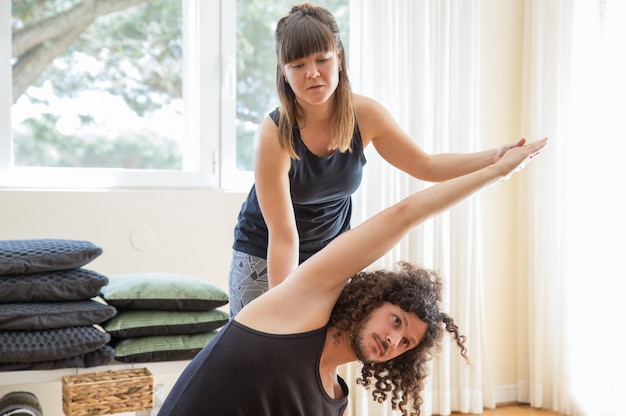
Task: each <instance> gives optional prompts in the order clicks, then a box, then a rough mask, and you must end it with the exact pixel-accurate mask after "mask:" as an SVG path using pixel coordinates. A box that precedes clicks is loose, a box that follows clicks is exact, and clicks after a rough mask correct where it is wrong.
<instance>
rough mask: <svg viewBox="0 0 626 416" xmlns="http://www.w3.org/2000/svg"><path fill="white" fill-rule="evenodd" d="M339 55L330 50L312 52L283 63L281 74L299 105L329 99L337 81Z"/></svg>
mask: <svg viewBox="0 0 626 416" xmlns="http://www.w3.org/2000/svg"><path fill="white" fill-rule="evenodd" d="M339 59H340V58H339V56H337V52H335V51H331V52H326V53H320V54H313V55H309V56H307V57H304V58H301V59H297V60H295V61H291V62H288V63H286V64H285V65H283V75H284V76H285V79H286V80H287V82H288V83H289V86H290V87H291V89H292V90H293V92H294V94H295V95H296V98H297V100H298V103H299V104H300V105H303V104H305V103H306V104H310V105H318V104H324V103H326V102H328V101H329V99H330V98H331V97H332V96H333V94H334V92H335V89H336V88H337V84H338V83H339V64H340V60H339Z"/></svg>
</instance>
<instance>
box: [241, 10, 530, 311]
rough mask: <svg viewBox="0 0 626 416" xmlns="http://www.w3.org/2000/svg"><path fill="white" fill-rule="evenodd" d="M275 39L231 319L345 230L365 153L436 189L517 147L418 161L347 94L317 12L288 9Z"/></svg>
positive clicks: (399, 133) (390, 126)
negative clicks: (268, 106)
mask: <svg viewBox="0 0 626 416" xmlns="http://www.w3.org/2000/svg"><path fill="white" fill-rule="evenodd" d="M275 38H276V57H277V68H276V87H277V91H278V95H279V97H280V101H281V107H280V108H277V109H276V110H274V111H273V112H272V113H271V114H270V115H269V116H268V117H267V118H266V119H265V120H264V121H263V122H262V123H261V125H260V126H259V129H258V131H257V136H256V139H255V140H256V143H257V146H256V148H255V157H254V173H255V185H254V186H253V187H252V189H251V191H250V193H249V194H248V197H247V199H246V201H245V202H244V203H243V205H242V208H241V211H240V213H239V218H238V223H237V226H236V227H235V241H234V244H233V259H232V263H231V269H230V276H229V286H230V289H229V291H230V308H231V309H230V310H231V316H234V315H236V314H237V313H238V312H239V310H241V308H242V307H243V306H244V305H245V304H247V303H248V302H249V301H251V300H252V299H254V298H256V297H258V296H259V295H260V294H262V293H263V292H265V291H266V290H268V288H270V287H272V286H275V285H277V284H279V283H280V282H282V280H283V279H284V278H285V277H286V276H287V275H288V274H289V272H291V271H292V270H293V269H295V268H296V266H297V265H298V264H299V263H301V262H303V261H305V260H306V259H308V258H309V257H311V256H312V255H313V254H315V253H316V252H317V251H319V250H321V249H322V248H323V247H324V246H326V245H327V244H328V243H329V242H330V241H332V240H333V239H334V238H335V237H337V236H338V235H340V234H341V233H343V232H345V231H347V230H348V229H349V228H350V219H351V214H352V200H351V195H352V193H354V192H355V191H356V190H357V188H358V187H359V185H360V183H361V177H362V169H363V166H364V165H365V163H366V160H365V156H364V154H363V151H364V149H365V148H366V147H367V146H368V145H370V144H372V145H373V146H374V148H375V149H376V150H377V151H378V153H379V154H380V155H381V156H382V157H383V158H384V159H385V160H386V161H387V162H389V163H390V164H392V165H393V166H395V167H397V168H398V169H400V170H402V171H404V172H406V173H408V174H409V175H411V176H413V177H415V178H417V179H421V180H425V181H429V182H441V181H444V180H447V179H451V178H455V177H458V176H462V175H465V174H468V173H471V172H474V171H476V170H478V169H481V168H483V167H485V166H488V165H490V164H493V163H494V162H496V161H497V160H498V159H500V157H502V155H503V154H504V153H505V152H506V151H507V150H509V149H511V148H513V147H517V146H520V145H521V144H523V141H522V140H520V141H518V142H517V143H514V144H512V145H509V146H503V147H501V148H499V149H494V150H488V151H483V152H477V153H468V154H450V153H449V154H438V155H430V154H428V153H426V152H424V151H423V150H422V149H420V148H419V146H417V145H416V144H415V143H414V142H413V140H412V139H411V138H410V137H409V136H408V135H407V134H406V133H405V132H404V131H403V130H402V129H401V128H400V126H398V124H397V123H396V122H395V120H394V119H393V117H392V116H391V114H390V113H389V112H388V111H387V110H386V109H385V108H384V107H383V106H382V105H381V104H380V103H378V102H376V101H375V100H373V99H371V98H368V97H365V96H362V95H359V94H355V93H353V92H352V91H351V89H350V83H349V80H348V73H347V66H346V59H345V52H344V48H343V44H342V42H341V38H340V36H339V29H338V27H337V23H336V22H335V19H334V17H333V16H332V14H331V13H330V12H328V10H326V9H324V8H322V7H318V6H314V5H311V4H308V3H305V4H301V5H299V6H296V7H294V8H293V9H292V10H291V11H290V12H289V14H288V15H287V16H285V17H283V18H282V19H281V20H280V21H279V22H278V25H277V27H276V33H275ZM267 276H271V277H270V278H269V279H268V277H267Z"/></svg>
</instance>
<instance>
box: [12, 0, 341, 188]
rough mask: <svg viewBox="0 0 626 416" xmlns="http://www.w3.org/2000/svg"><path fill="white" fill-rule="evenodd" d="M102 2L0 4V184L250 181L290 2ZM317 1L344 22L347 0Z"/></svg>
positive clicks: (224, 184) (271, 101)
mask: <svg viewBox="0 0 626 416" xmlns="http://www.w3.org/2000/svg"><path fill="white" fill-rule="evenodd" d="M107 3H108V4H109V5H110V6H109V7H110V9H107V10H103V9H102V8H101V6H99V7H96V9H95V11H93V10H87V9H86V8H85V7H84V5H83V2H82V1H79V0H73V1H66V0H64V1H61V0H57V1H49V2H43V3H42V2H39V1H36V0H20V1H17V0H13V1H12V2H11V3H8V2H2V4H1V5H0V8H1V10H0V28H2V29H0V30H1V32H0V83H1V84H2V88H3V90H6V91H13V94H2V97H0V100H1V101H0V187H21V188H115V187H162V186H177V187H194V186H202V187H207V186H208V187H221V188H224V189H232V190H247V188H249V186H250V184H251V182H252V146H253V143H252V138H253V135H254V131H255V130H256V126H257V125H258V124H259V122H260V121H261V120H262V119H263V117H265V116H266V114H267V113H268V112H269V111H270V110H271V109H272V108H273V107H275V106H276V105H278V102H277V98H276V94H275V87H274V76H275V57H274V43H273V42H274V39H273V32H274V25H275V24H276V22H277V21H278V19H279V18H280V17H281V16H282V15H284V14H285V13H286V12H287V11H288V10H289V8H290V7H291V6H292V3H293V2H291V1H285V0H281V1H270V0H262V1H258V0H237V1H236V2H234V1H231V0H220V1H202V0H152V1H149V2H138V4H136V5H134V6H128V5H127V4H128V2H123V1H121V2H119V3H117V2H115V1H112V2H107ZM326 3H328V4H323V5H324V6H325V7H328V8H329V9H330V10H331V11H333V13H335V15H336V17H337V19H338V21H339V22H340V26H342V27H347V23H348V21H347V19H348V15H347V4H348V0H332V1H328V2H326ZM116 4H121V6H119V9H115V8H116V7H118V6H116ZM11 5H12V7H11ZM90 13H94V14H91V15H90ZM60 17H65V20H62V19H59V18H60ZM68 17H69V20H68ZM55 19H57V20H58V21H60V23H55ZM41 21H45V22H46V23H45V24H44V25H42V26H40V27H39V29H38V31H37V30H35V31H26V30H23V29H25V28H28V27H29V25H30V24H31V23H34V22H41ZM68 21H70V22H71V23H72V24H71V25H68V23H67V22H68ZM90 22H91V23H90ZM20 30H22V31H21V32H20ZM26 35H28V36H26ZM32 35H34V36H32ZM29 36H30V37H29ZM343 38H344V42H347V39H348V34H347V32H346V31H343ZM25 39H26V40H25ZM28 39H34V41H32V42H31V41H29V40H28ZM20 45H23V46H20ZM37 45H44V46H43V47H40V48H39V50H35V47H36V46H37ZM18 46H19V47H18ZM13 49H15V52H17V51H22V50H23V51H30V52H29V53H28V54H25V55H22V54H21V53H20V54H16V55H18V56H15V57H13V56H12V54H11V51H12V50H13ZM29 59H31V61H30V62H29V61H28V60H29ZM20 61H21V62H20ZM9 63H10V64H9ZM27 70H28V71H29V72H30V73H28V72H26V71H27ZM13 96H14V97H15V100H13V99H12V97H13Z"/></svg>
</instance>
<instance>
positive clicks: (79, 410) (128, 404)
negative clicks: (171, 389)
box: [62, 368, 154, 416]
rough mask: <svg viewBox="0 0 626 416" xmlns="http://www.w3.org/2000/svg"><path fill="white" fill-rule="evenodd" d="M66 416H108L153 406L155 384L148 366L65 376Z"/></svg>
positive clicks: (64, 400) (64, 399)
mask: <svg viewBox="0 0 626 416" xmlns="http://www.w3.org/2000/svg"><path fill="white" fill-rule="evenodd" d="M62 381H63V412H64V413H65V415H66V416H92V415H108V414H112V413H123V412H133V411H137V410H147V409H151V408H152V407H153V392H154V385H153V381H152V374H151V373H150V371H148V369H146V368H137V369H131V370H109V371H102V372H97V373H86V374H77V375H72V376H64V377H63V379H62Z"/></svg>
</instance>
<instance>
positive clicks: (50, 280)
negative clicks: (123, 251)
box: [0, 269, 109, 303]
mask: <svg viewBox="0 0 626 416" xmlns="http://www.w3.org/2000/svg"><path fill="white" fill-rule="evenodd" d="M108 282H109V279H108V278H107V277H106V276H103V275H101V274H99V273H96V272H94V271H91V270H87V269H71V270H58V271H52V272H40V273H32V274H14V275H9V276H0V303H8V302H56V301H67V300H86V299H90V298H93V297H94V296H97V295H99V294H100V289H102V287H103V286H105V285H106V284H107V283H108Z"/></svg>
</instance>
